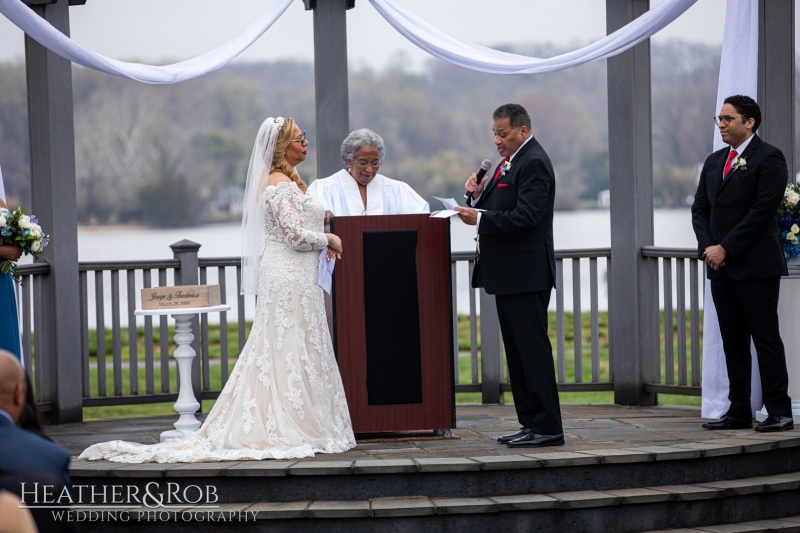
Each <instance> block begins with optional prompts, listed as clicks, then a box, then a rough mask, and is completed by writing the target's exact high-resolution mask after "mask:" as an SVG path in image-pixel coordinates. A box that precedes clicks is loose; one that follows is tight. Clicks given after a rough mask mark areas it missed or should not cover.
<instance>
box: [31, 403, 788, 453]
mask: <svg viewBox="0 0 800 533" xmlns="http://www.w3.org/2000/svg"><path fill="white" fill-rule="evenodd" d="M562 413H563V418H564V431H565V433H566V444H565V445H564V446H561V447H558V448H542V449H539V450H537V451H543V452H544V451H548V452H570V451H581V450H598V449H620V448H639V447H653V446H675V445H681V444H690V443H700V442H705V441H714V440H716V439H729V438H732V437H733V438H736V439H746V438H747V437H756V436H757V437H758V438H759V439H762V438H764V437H765V436H764V435H761V434H756V433H755V432H754V431H753V430H735V431H722V432H719V431H708V430H704V429H702V428H701V427H700V424H701V423H702V420H701V419H700V411H699V409H697V408H690V407H624V406H619V405H563V406H562ZM176 419H177V415H175V416H169V417H148V418H125V419H116V420H103V421H92V422H83V423H75V424H64V425H58V426H49V427H48V428H47V433H48V434H49V435H50V437H52V438H53V439H54V440H55V441H56V442H58V443H59V444H61V445H62V446H64V447H66V448H67V449H68V450H69V451H70V452H71V453H73V454H75V455H77V454H79V453H80V452H81V451H82V450H83V449H84V448H85V447H87V446H89V445H91V444H94V443H96V442H103V441H107V440H114V439H122V440H128V441H133V442H140V443H154V442H158V438H159V434H160V433H161V432H162V431H165V430H168V429H172V423H173V422H174V421H175V420H176ZM518 427H519V425H518V423H517V420H516V416H515V414H514V408H513V406H511V405H501V406H482V405H474V406H473V405H459V406H458V408H457V427H456V428H455V429H454V430H453V433H454V434H455V435H456V436H458V438H457V439H439V440H419V439H416V440H415V439H414V438H413V437H412V438H410V439H409V440H397V441H389V442H375V441H361V442H359V445H358V446H357V447H356V448H355V449H353V450H350V451H348V452H345V453H342V454H337V455H336V456H335V459H336V460H352V461H356V460H358V461H360V460H365V459H409V458H413V459H417V458H419V459H422V458H425V457H437V458H438V457H470V456H493V455H498V456H499V455H516V454H519V453H530V452H531V451H532V450H524V451H523V452H520V450H513V449H510V448H508V447H507V446H504V445H501V444H498V443H497V442H496V441H495V439H496V437H497V436H498V435H502V434H505V433H508V432H512V431H515V430H516V429H517V428H518ZM791 433H792V434H795V435H796V434H797V433H798V432H797V430H796V431H795V432H791ZM786 436H788V435H786ZM332 458H333V457H332V456H330V455H328V456H326V455H317V457H315V458H310V459H307V460H308V461H326V460H331V459H332Z"/></svg>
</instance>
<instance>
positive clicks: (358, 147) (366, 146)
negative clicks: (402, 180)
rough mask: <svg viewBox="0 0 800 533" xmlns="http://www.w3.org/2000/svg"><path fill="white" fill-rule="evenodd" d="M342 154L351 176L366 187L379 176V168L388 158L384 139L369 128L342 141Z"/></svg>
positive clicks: (354, 132) (356, 132)
mask: <svg viewBox="0 0 800 533" xmlns="http://www.w3.org/2000/svg"><path fill="white" fill-rule="evenodd" d="M340 152H341V156H342V162H344V164H345V165H347V166H348V169H349V170H348V172H349V173H350V175H351V176H353V179H354V180H356V181H357V182H358V184H359V185H364V186H366V185H369V182H371V181H372V180H373V179H374V178H375V176H376V175H377V174H378V167H380V166H381V163H382V162H383V158H384V157H385V156H386V148H385V147H384V145H383V138H382V137H381V136H380V135H378V134H377V133H375V132H374V131H372V130H370V129H367V128H361V129H360V130H355V131H353V132H351V133H350V135H348V136H347V137H346V138H345V140H344V141H342V147H341V150H340Z"/></svg>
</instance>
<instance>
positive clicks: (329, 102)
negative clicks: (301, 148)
mask: <svg viewBox="0 0 800 533" xmlns="http://www.w3.org/2000/svg"><path fill="white" fill-rule="evenodd" d="M304 1H305V5H306V9H307V10H312V9H313V10H314V93H315V100H316V121H317V146H316V149H317V177H319V178H324V177H326V176H330V175H331V174H333V173H334V172H337V171H339V170H340V169H341V168H342V163H341V161H340V159H339V147H340V146H341V144H342V141H343V140H344V138H345V137H346V136H347V134H348V133H350V106H349V100H348V98H349V94H348V87H347V83H348V82H347V20H346V12H347V10H348V9H351V8H352V7H353V6H354V5H355V0H304Z"/></svg>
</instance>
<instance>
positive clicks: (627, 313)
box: [606, 0, 659, 405]
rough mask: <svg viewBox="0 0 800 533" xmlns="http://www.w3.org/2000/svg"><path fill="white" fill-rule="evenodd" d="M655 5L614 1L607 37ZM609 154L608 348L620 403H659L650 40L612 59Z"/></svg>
mask: <svg viewBox="0 0 800 533" xmlns="http://www.w3.org/2000/svg"><path fill="white" fill-rule="evenodd" d="M649 4H650V3H649V0H607V1H606V29H607V31H608V33H612V32H613V31H615V30H617V29H619V28H621V27H622V26H624V25H626V24H627V23H629V22H631V21H632V20H634V19H636V18H637V17H638V16H640V15H642V14H643V13H645V12H646V11H647V10H648V9H649ZM607 68H608V145H609V146H608V151H609V174H610V180H611V207H612V209H611V212H610V215H611V263H610V266H609V293H610V295H609V315H610V317H609V328H610V331H609V340H610V346H609V350H610V352H611V365H612V371H613V381H614V402H615V403H617V404H621V405H655V403H656V394H655V393H653V392H648V391H647V390H645V384H646V383H648V382H652V380H653V377H654V363H655V361H657V360H658V354H659V335H658V334H659V332H658V322H657V320H656V318H657V315H656V313H658V303H659V301H658V266H657V263H656V262H655V261H652V260H649V259H644V258H642V255H641V249H642V247H643V246H652V245H653V164H652V161H653V149H652V128H651V98H650V41H649V40H647V41H644V42H643V43H641V44H639V45H637V46H635V47H634V48H632V49H630V50H628V51H626V52H624V53H622V54H619V55H617V56H615V57H612V58H610V59H608V60H607Z"/></svg>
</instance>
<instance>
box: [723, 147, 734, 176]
mask: <svg viewBox="0 0 800 533" xmlns="http://www.w3.org/2000/svg"><path fill="white" fill-rule="evenodd" d="M736 155H737V154H736V150H731V153H730V154H728V160H727V161H726V162H725V170H723V171H722V179H725V178H727V177H728V174H730V172H731V163H733V160H734V159H736Z"/></svg>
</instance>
